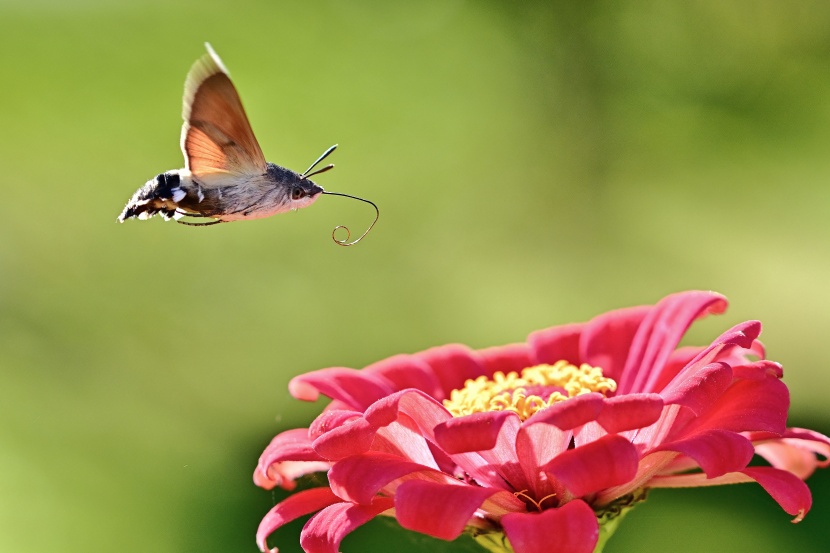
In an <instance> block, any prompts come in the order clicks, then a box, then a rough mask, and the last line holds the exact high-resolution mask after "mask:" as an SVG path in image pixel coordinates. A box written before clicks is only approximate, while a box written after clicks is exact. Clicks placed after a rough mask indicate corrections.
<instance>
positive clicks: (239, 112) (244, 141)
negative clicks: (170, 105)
mask: <svg viewBox="0 0 830 553" xmlns="http://www.w3.org/2000/svg"><path fill="white" fill-rule="evenodd" d="M205 46H206V47H207V50H208V53H207V54H205V55H203V56H202V57H201V58H199V59H198V60H197V61H196V63H194V64H193V67H192V68H191V69H190V72H189V73H188V74H187V80H186V81H185V85H184V108H183V110H182V117H183V118H184V126H183V127H182V152H184V160H185V168H186V169H188V170H190V172H191V173H193V174H194V175H197V176H199V175H202V176H209V175H210V174H211V173H236V174H249V175H261V174H263V173H265V171H266V165H265V157H264V156H263V155H262V150H261V149H260V147H259V143H258V142H257V140H256V137H255V136H254V132H253V131H252V130H251V124H250V123H249V122H248V117H247V116H246V115H245V110H244V109H243V108H242V102H241V101H240V100H239V94H237V92H236V88H234V86H233V83H232V82H231V79H230V77H228V72H227V70H226V69H225V66H224V65H223V64H222V60H220V59H219V56H217V55H216V52H214V51H213V48H211V47H210V44H207V43H205Z"/></svg>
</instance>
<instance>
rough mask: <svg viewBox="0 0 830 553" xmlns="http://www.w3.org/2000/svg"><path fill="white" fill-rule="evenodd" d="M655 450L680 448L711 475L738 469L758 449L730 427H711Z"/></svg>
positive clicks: (714, 475)
mask: <svg viewBox="0 0 830 553" xmlns="http://www.w3.org/2000/svg"><path fill="white" fill-rule="evenodd" d="M652 451H677V452H678V453H682V454H683V455H686V456H688V457H691V458H692V459H694V460H695V461H696V462H697V464H698V465H700V468H702V469H703V471H704V472H705V473H706V476H708V477H709V478H715V477H717V476H721V475H723V474H726V473H727V472H737V471H739V470H741V469H743V468H745V467H746V466H747V465H748V464H749V462H750V461H751V460H752V456H753V454H754V453H755V448H753V447H752V442H750V441H749V440H748V439H746V438H745V437H743V436H741V435H740V434H737V433H735V432H729V431H727V430H708V431H705V432H701V433H700V434H696V435H694V436H691V437H688V438H684V439H682V440H678V441H676V442H672V443H668V444H663V445H661V446H660V447H657V448H655V449H653V450H652Z"/></svg>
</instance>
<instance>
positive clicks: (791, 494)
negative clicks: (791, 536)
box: [647, 467, 813, 522]
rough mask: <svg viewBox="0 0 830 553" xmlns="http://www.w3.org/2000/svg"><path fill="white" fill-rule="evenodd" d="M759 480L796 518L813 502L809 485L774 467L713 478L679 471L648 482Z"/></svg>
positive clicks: (674, 485) (654, 485)
mask: <svg viewBox="0 0 830 553" xmlns="http://www.w3.org/2000/svg"><path fill="white" fill-rule="evenodd" d="M753 480H754V481H755V482H758V483H759V484H761V486H762V487H763V488H764V490H766V492H767V493H768V494H770V496H772V498H773V499H774V500H775V501H776V502H777V503H778V504H779V505H780V506H781V508H782V509H784V511H785V512H787V513H789V514H791V515H793V516H795V517H796V518H795V519H793V522H799V521H801V519H802V518H804V515H805V514H807V511H809V510H810V507H811V506H812V503H813V498H812V495H811V494H810V488H808V487H807V484H805V483H804V482H802V481H801V479H799V478H798V477H797V476H795V475H793V474H791V473H789V472H787V471H784V470H780V469H777V468H773V467H747V468H745V469H743V470H742V471H740V472H730V473H728V474H724V475H723V476H718V477H716V478H708V477H706V476H705V475H704V474H701V473H695V474H678V475H674V476H655V477H654V478H652V479H651V480H650V481H649V482H648V484H647V485H648V487H650V488H690V487H699V486H720V485H723V484H738V483H742V482H751V481H753Z"/></svg>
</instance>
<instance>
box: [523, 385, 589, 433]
mask: <svg viewBox="0 0 830 553" xmlns="http://www.w3.org/2000/svg"><path fill="white" fill-rule="evenodd" d="M604 399H605V398H604V397H603V396H602V394H597V393H590V394H582V395H579V396H576V397H572V398H570V399H568V400H567V401H560V402H558V403H554V404H553V405H551V406H550V407H546V408H545V409H542V410H541V411H538V412H536V414H534V415H533V416H532V417H531V418H530V419H528V420H527V422H526V423H525V426H533V425H536V424H552V425H554V426H555V427H557V428H559V429H561V430H573V429H574V428H576V427H578V426H582V425H583V424H585V423H588V422H591V421H594V420H596V419H597V417H598V416H599V414H600V413H601V412H602V407H603V400H604Z"/></svg>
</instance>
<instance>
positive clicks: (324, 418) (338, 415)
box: [308, 409, 363, 441]
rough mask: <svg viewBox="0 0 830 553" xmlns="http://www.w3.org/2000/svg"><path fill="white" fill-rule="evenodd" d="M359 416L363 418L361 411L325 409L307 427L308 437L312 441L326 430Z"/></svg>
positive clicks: (338, 426)
mask: <svg viewBox="0 0 830 553" xmlns="http://www.w3.org/2000/svg"><path fill="white" fill-rule="evenodd" d="M361 418H363V413H361V412H360V411H351V410H344V409H326V410H325V411H323V412H322V413H320V414H319V415H318V416H317V418H316V419H314V421H312V423H311V425H310V426H309V427H308V437H309V438H310V439H311V441H314V440H316V439H317V438H319V437H320V436H322V435H323V434H325V433H326V432H329V431H331V430H333V429H335V428H340V427H341V426H344V425H346V424H349V423H350V422H352V421H355V420H357V419H361Z"/></svg>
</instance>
